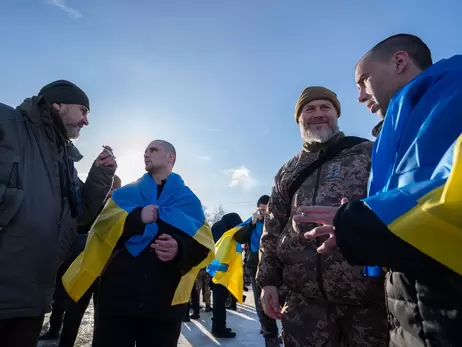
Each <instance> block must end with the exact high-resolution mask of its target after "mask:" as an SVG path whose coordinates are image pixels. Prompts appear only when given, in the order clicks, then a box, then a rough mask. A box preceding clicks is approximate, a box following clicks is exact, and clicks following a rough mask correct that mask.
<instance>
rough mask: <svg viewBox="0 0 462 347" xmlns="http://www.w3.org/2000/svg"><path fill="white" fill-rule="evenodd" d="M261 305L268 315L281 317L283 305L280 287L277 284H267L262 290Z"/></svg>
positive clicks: (275, 317) (276, 317)
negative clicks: (280, 300)
mask: <svg viewBox="0 0 462 347" xmlns="http://www.w3.org/2000/svg"><path fill="white" fill-rule="evenodd" d="M260 299H261V305H262V307H263V311H265V314H266V315H267V316H268V317H271V318H273V319H281V306H280V305H279V289H278V288H277V287H275V286H266V287H263V288H262V290H261V296H260Z"/></svg>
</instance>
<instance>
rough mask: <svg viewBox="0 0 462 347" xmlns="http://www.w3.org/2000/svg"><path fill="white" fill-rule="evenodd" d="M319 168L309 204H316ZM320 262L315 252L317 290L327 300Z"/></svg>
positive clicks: (317, 241) (318, 255)
mask: <svg viewBox="0 0 462 347" xmlns="http://www.w3.org/2000/svg"><path fill="white" fill-rule="evenodd" d="M320 154H321V153H320ZM318 158H319V156H318ZM321 170H322V165H321V166H320V167H319V168H318V172H317V174H316V186H315V187H314V193H313V199H312V201H311V204H312V205H313V206H315V205H316V197H317V195H318V189H319V180H320V179H321ZM319 246H321V241H320V240H319V239H316V247H319ZM321 262H322V259H321V254H319V253H317V252H316V279H317V281H318V286H319V290H320V291H321V295H322V297H323V298H324V300H326V301H327V294H326V290H325V289H324V284H323V279H322V264H321Z"/></svg>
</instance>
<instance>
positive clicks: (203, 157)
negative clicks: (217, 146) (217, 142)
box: [197, 155, 212, 161]
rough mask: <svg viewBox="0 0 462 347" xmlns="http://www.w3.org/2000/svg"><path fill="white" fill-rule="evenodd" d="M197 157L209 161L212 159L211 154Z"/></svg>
mask: <svg viewBox="0 0 462 347" xmlns="http://www.w3.org/2000/svg"><path fill="white" fill-rule="evenodd" d="M197 159H199V160H206V161H209V160H212V157H211V156H210V155H200V156H198V157H197Z"/></svg>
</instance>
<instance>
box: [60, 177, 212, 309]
mask: <svg viewBox="0 0 462 347" xmlns="http://www.w3.org/2000/svg"><path fill="white" fill-rule="evenodd" d="M157 188H158V187H157V184H156V183H155V181H154V179H153V178H152V177H151V175H149V174H145V175H144V176H142V177H141V178H140V179H139V180H138V181H137V182H135V183H132V184H130V185H127V186H124V187H122V188H120V189H117V190H115V191H114V192H113V194H112V198H111V199H110V200H109V201H108V202H107V204H106V205H105V207H104V209H103V211H102V212H101V213H100V215H99V216H98V218H97V219H96V221H95V222H94V224H93V226H92V228H91V230H90V233H89V235H88V240H87V243H86V245H85V250H84V251H83V252H82V253H81V254H80V255H79V256H78V257H77V259H76V260H75V261H74V262H73V263H72V265H71V266H70V267H69V269H68V270H67V272H66V273H65V274H64V276H63V280H62V281H63V285H64V288H65V289H66V291H67V293H68V294H69V296H70V297H71V298H72V299H73V300H75V301H78V300H79V299H80V298H81V297H82V295H83V294H84V293H85V292H86V291H87V290H88V288H90V286H91V284H92V283H93V282H94V281H95V280H96V279H97V278H98V277H99V276H100V275H101V273H102V271H103V269H104V267H105V266H106V265H107V262H108V260H109V258H110V257H111V255H112V253H113V251H114V248H115V247H116V245H117V242H118V241H119V238H120V236H121V235H122V232H123V229H124V224H125V219H126V218H127V216H128V214H129V213H130V212H132V211H133V210H134V209H135V208H137V207H145V206H148V205H157V206H159V218H160V219H162V220H163V221H164V222H166V223H168V224H170V225H172V226H174V227H176V228H177V229H179V230H181V231H183V232H184V233H186V234H187V235H189V236H191V237H192V238H194V239H195V240H196V241H197V242H199V243H200V244H201V245H203V246H204V247H207V248H208V249H209V250H210V252H209V254H208V256H207V258H206V259H204V260H203V261H202V262H201V263H200V264H198V265H197V266H195V267H194V268H193V269H191V270H190V271H189V272H188V273H187V274H185V275H184V276H183V277H182V278H181V280H180V283H179V285H178V288H177V290H176V292H175V295H174V297H173V301H172V305H178V304H182V303H186V302H188V301H189V297H190V295H191V290H192V287H193V285H194V282H195V279H196V277H197V274H198V273H199V270H200V269H202V268H204V267H206V266H207V265H208V264H210V263H211V262H212V260H213V259H214V250H215V248H214V242H213V236H212V232H211V229H210V226H209V224H208V223H207V221H206V218H205V214H204V210H203V208H202V204H201V202H200V200H199V199H198V198H197V196H196V195H195V194H194V193H193V192H192V191H191V190H190V189H189V188H188V187H187V186H185V184H184V182H183V180H182V179H181V177H180V176H179V175H177V174H175V173H172V174H170V176H169V177H168V178H167V180H166V182H165V186H164V189H163V191H162V194H161V195H160V198H159V199H157ZM157 232H158V225H157V224H156V223H152V224H146V227H145V230H144V232H143V233H142V234H140V235H135V236H133V237H132V238H130V239H129V240H128V241H127V242H126V243H125V245H124V246H125V247H126V248H127V250H128V251H129V252H130V253H131V254H132V255H133V256H137V255H138V254H139V253H140V252H141V251H142V250H143V249H144V248H146V247H147V246H148V245H149V244H150V243H151V242H152V240H153V239H154V237H155V236H156V234H157Z"/></svg>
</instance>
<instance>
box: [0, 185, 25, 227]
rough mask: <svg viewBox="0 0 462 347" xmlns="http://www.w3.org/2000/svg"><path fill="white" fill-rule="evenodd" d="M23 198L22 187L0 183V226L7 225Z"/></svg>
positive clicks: (15, 213)
mask: <svg viewBox="0 0 462 347" xmlns="http://www.w3.org/2000/svg"><path fill="white" fill-rule="evenodd" d="M23 199H24V191H23V190H22V189H20V188H13V187H7V186H5V185H3V184H0V228H3V227H5V226H7V225H8V224H9V223H10V222H11V221H12V220H13V218H14V217H15V216H16V215H17V213H18V211H19V209H20V208H21V205H22V202H23ZM0 230H1V229H0Z"/></svg>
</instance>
